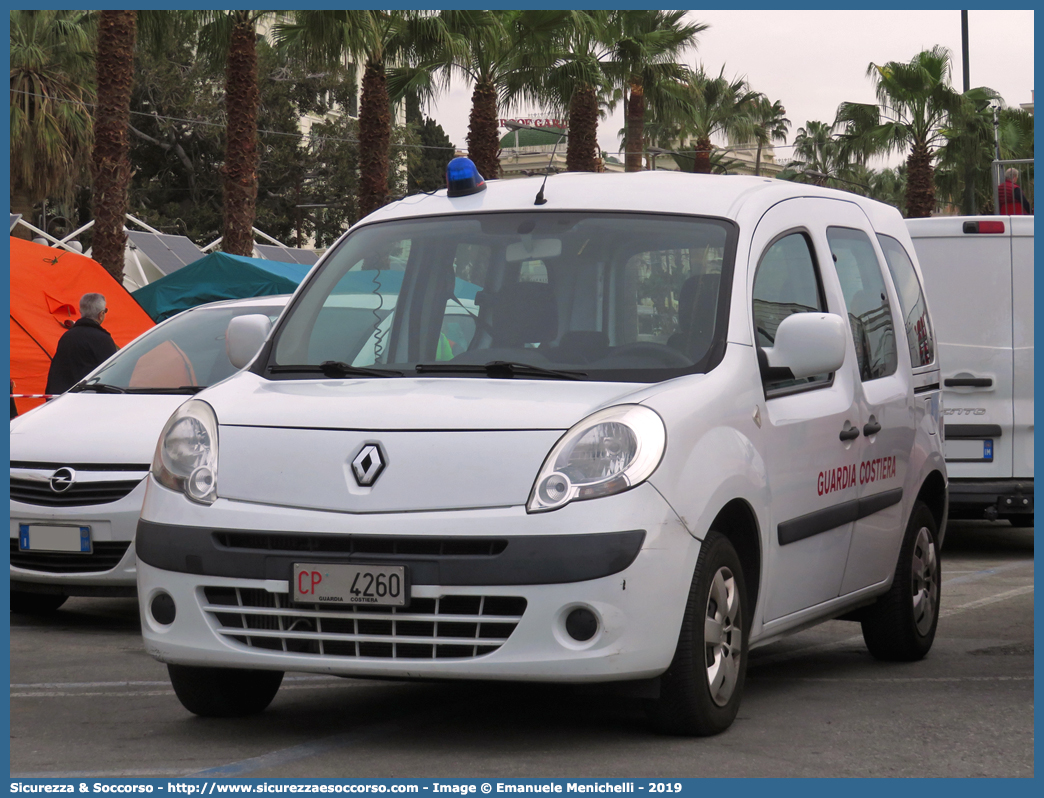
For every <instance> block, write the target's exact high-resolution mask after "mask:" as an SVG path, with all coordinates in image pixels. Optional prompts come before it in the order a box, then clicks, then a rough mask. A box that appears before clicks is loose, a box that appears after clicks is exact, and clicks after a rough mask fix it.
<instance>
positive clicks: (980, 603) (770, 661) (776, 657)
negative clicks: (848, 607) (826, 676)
mask: <svg viewBox="0 0 1044 798" xmlns="http://www.w3.org/2000/svg"><path fill="white" fill-rule="evenodd" d="M944 584H945V583H944ZM1032 592H1033V585H1024V586H1023V587H1017V588H1015V589H1013V590H1006V591H1004V592H1003V593H997V594H996V595H993V596H986V597H985V598H981V599H976V600H975V601H969V602H968V603H967V604H960V605H958V606H956V607H951V608H950V609H947V610H940V611H939V617H940V618H949V617H950V616H952V615H957V614H958V613H961V612H967V611H968V610H976V609H979V608H980V607H987V606H989V605H990V604H996V603H998V602H1000V601H1007V600H1008V599H1012V598H1015V597H1016V596H1024V595H1026V594H1027V593H1032ZM862 642H863V635H862V633H860V634H857V635H852V636H851V637H846V638H845V639H844V640H837V641H834V642H832V643H817V644H815V645H811V646H805V647H804V648H799V649H796V650H794V651H783V652H780V653H779V654H771V655H769V656H767V657H762V658H759V659H757V660H751V661H750V663H749V667H752V668H753V667H758V668H760V667H761V666H763V665H775V664H776V663H777V662H786V661H787V660H791V659H796V658H798V657H803V656H805V655H806V654H819V653H823V652H826V651H833V650H837V649H841V648H847V647H848V646H851V645H855V644H856V643H862Z"/></svg>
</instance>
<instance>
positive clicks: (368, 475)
mask: <svg viewBox="0 0 1044 798" xmlns="http://www.w3.org/2000/svg"><path fill="white" fill-rule="evenodd" d="M384 464H385V461H384V453H383V452H381V447H380V446H378V445H377V444H376V443H368V444H366V445H365V446H363V447H362V449H360V450H359V454H357V455H355V459H354V460H352V473H353V474H355V481H356V482H358V483H359V487H361V488H368V487H370V486H371V485H372V484H373V483H374V482H376V481H377V477H379V476H380V475H381V472H382V471H383V470H384Z"/></svg>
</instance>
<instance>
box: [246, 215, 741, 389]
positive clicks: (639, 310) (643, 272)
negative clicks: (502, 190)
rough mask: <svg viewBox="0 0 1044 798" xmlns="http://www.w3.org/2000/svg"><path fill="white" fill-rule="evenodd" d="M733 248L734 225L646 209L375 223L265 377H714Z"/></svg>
mask: <svg viewBox="0 0 1044 798" xmlns="http://www.w3.org/2000/svg"><path fill="white" fill-rule="evenodd" d="M735 242H736V231H735V227H734V225H732V224H731V223H730V222H727V221H723V220H718V219H706V218H694V217H683V216H667V215H654V214H633V213H627V214H622V213H583V212H529V213H527V212H518V213H515V212H513V213H487V214H481V215H480V214H476V215H459V216H456V215H455V216H444V217H424V218H417V219H408V220H403V221H395V222H385V223H380V224H374V225H367V226H362V227H360V228H359V229H358V230H357V231H356V232H355V233H353V234H351V235H350V236H348V237H347V238H346V239H345V240H344V241H343V242H342V243H341V245H340V246H339V247H338V249H337V250H336V251H334V252H332V253H331V254H330V255H329V256H328V257H327V258H326V260H325V261H324V263H323V266H322V267H321V268H320V269H319V270H318V271H317V272H316V273H314V274H313V275H312V276H311V277H310V278H309V280H308V283H307V284H306V285H305V286H304V287H303V289H302V290H301V291H300V292H299V293H298V295H297V296H296V297H295V299H294V301H293V304H292V306H291V307H290V308H289V309H288V311H287V314H286V315H285V316H284V317H283V321H282V322H281V323H280V325H279V329H278V330H277V331H276V335H275V338H274V346H273V348H272V352H271V354H270V356H269V358H268V362H267V365H264V366H263V369H264V371H263V372H262V373H263V374H264V376H267V377H270V378H277V379H278V378H289V379H300V378H303V377H306V376H308V375H309V374H325V375H326V376H348V375H349V374H351V375H352V376H356V375H358V376H379V375H378V374H377V372H386V373H387V374H388V375H392V374H394V375H396V376H397V375H405V376H416V375H417V374H418V373H421V374H424V375H432V376H443V375H444V376H478V377H486V376H497V377H503V376H513V377H520V378H524V379H530V378H532V379H543V378H562V377H568V378H570V379H591V380H609V381H631V382H655V381H659V380H663V379H668V378H670V377H674V376H678V375H680V374H685V373H692V372H700V371H707V370H709V369H710V368H713V366H714V365H716V364H717V362H718V361H719V360H720V359H721V356H722V354H723V351H724V340H725V332H726V325H727V321H728V319H727V316H728V299H729V297H728V293H729V286H730V285H731V275H732V267H733V262H734V258H735V248H736V243H735ZM364 309H365V310H366V311H369V312H368V313H360V311H362V310H364ZM363 317H366V318H365V322H364V323H363V322H361V321H360V320H361V319H363ZM489 364H500V365H499V366H497V367H496V368H493V369H490V368H488V366H489ZM504 364H510V366H504ZM258 365H259V366H261V364H258ZM354 369H366V371H365V372H363V371H355V372H354V373H353V370H354Z"/></svg>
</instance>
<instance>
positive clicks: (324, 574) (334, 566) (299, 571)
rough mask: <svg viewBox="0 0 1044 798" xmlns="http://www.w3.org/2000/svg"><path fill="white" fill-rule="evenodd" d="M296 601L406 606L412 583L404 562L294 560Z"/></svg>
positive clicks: (367, 605) (365, 605)
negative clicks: (388, 563)
mask: <svg viewBox="0 0 1044 798" xmlns="http://www.w3.org/2000/svg"><path fill="white" fill-rule="evenodd" d="M293 591H294V601H299V602H305V603H309V604H338V605H341V606H348V605H353V604H354V605H357V606H363V607H405V606H406V605H407V604H408V603H409V583H408V579H407V572H406V567H405V566H403V565H346V564H343V563H294V588H293Z"/></svg>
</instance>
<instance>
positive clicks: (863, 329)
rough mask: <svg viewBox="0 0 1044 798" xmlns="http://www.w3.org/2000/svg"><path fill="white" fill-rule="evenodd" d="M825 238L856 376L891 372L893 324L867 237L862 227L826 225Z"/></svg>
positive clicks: (872, 376)
mask: <svg viewBox="0 0 1044 798" xmlns="http://www.w3.org/2000/svg"><path fill="white" fill-rule="evenodd" d="M827 241H828V242H829V243H830V252H831V254H833V256H834V267H835V268H836V269H837V277H838V280H840V282H841V291H842V293H843V294H844V295H845V304H846V305H847V306H848V320H849V323H850V324H851V325H852V340H853V341H854V342H855V349H856V363H857V364H858V365H859V376H860V378H861V379H862V380H863V382H867V381H869V380H877V379H880V378H882V377H888V376H890V375H892V374H895V369H896V365H897V363H898V360H899V358H898V354H897V352H896V348H895V326H894V324H893V323H892V311H891V309H890V308H889V307H888V292H887V291H886V290H885V283H884V275H883V274H882V273H881V264H880V263H879V262H878V260H877V254H876V253H875V252H874V245H873V244H872V243H871V241H870V237H869V236H868V235H867V234H866V233H864V232H863V231H862V230H853V229H850V228H847V227H829V228H827Z"/></svg>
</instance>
